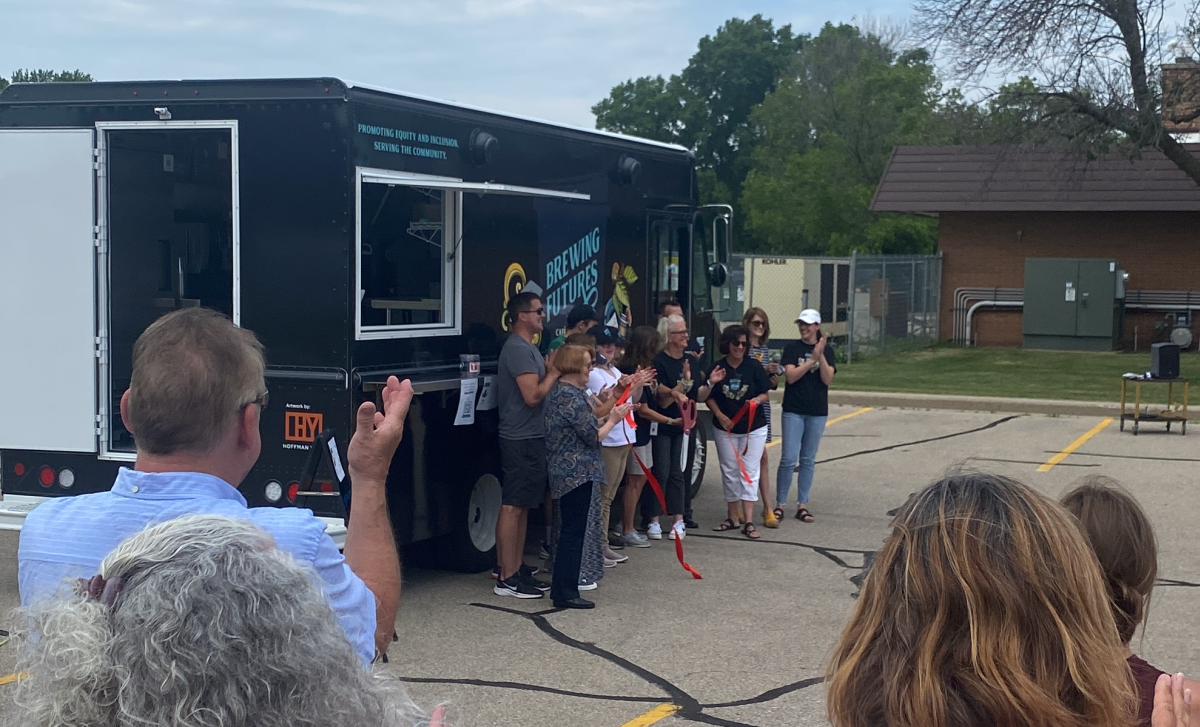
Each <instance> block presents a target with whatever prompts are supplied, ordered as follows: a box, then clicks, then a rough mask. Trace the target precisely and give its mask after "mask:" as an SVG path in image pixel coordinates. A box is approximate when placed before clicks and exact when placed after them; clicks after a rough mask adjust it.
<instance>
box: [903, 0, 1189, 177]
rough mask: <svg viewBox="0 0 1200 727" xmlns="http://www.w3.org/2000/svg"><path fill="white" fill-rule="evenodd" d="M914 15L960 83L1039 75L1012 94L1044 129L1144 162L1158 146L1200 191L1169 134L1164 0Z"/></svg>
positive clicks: (997, 0)
mask: <svg viewBox="0 0 1200 727" xmlns="http://www.w3.org/2000/svg"><path fill="white" fill-rule="evenodd" d="M914 7H915V9H916V11H917V28H918V31H919V32H920V33H921V35H922V36H923V38H924V40H925V41H926V42H929V43H933V44H935V45H936V46H937V47H938V49H939V52H941V53H942V54H943V55H944V58H945V59H946V60H947V61H948V62H949V64H950V68H951V69H952V72H953V73H954V75H955V76H956V78H958V79H960V80H964V81H978V82H982V81H983V80H986V79H988V78H995V77H1013V76H1016V75H1023V76H1034V77H1036V78H1037V79H1038V82H1037V84H1036V85H1035V84H1032V83H1030V84H1029V87H1027V88H1022V89H1015V90H1014V89H1010V90H1011V91H1013V93H1012V94H1010V97H1011V100H1012V101H1014V102H1019V104H1018V105H1025V106H1026V107H1027V108H1028V109H1030V111H1031V113H1032V114H1033V117H1032V118H1033V120H1034V121H1035V122H1036V123H1038V124H1048V125H1051V126H1055V125H1056V126H1057V128H1058V129H1059V131H1061V132H1062V133H1064V134H1065V136H1066V137H1067V138H1070V139H1072V140H1073V141H1074V142H1076V143H1078V144H1080V145H1081V146H1083V147H1085V148H1089V150H1091V149H1095V148H1096V147H1097V146H1099V147H1101V148H1103V147H1104V146H1105V145H1106V144H1108V143H1111V141H1112V140H1114V139H1120V140H1123V141H1127V142H1129V143H1130V144H1131V146H1132V147H1133V151H1134V153H1136V150H1137V149H1142V148H1149V147H1156V148H1158V149H1160V150H1161V151H1162V153H1163V154H1164V155H1165V156H1166V157H1167V158H1168V159H1170V160H1171V161H1172V162H1173V163H1174V164H1175V165H1176V166H1178V167H1179V168H1180V169H1181V170H1183V172H1184V173H1186V174H1187V175H1188V176H1189V177H1191V178H1192V180H1193V181H1195V182H1196V183H1197V184H1200V160H1198V159H1196V158H1195V157H1193V156H1192V155H1191V154H1190V153H1189V152H1188V151H1187V150H1186V149H1185V148H1184V147H1183V145H1182V144H1180V143H1179V142H1178V141H1177V140H1176V139H1175V138H1174V137H1173V136H1171V134H1169V133H1167V132H1166V131H1165V129H1164V127H1163V118H1162V109H1163V108H1167V109H1169V110H1170V109H1174V108H1175V107H1176V106H1177V105H1178V103H1177V102H1178V101H1179V100H1180V99H1179V98H1172V97H1171V96H1170V95H1168V97H1167V98H1165V99H1164V97H1163V94H1162V85H1161V78H1160V73H1159V68H1160V66H1161V64H1162V61H1163V60H1164V59H1165V52H1166V46H1165V44H1164V43H1163V33H1162V31H1161V24H1162V16H1163V7H1164V0H917V2H916V4H915V6H914ZM1192 17H1195V14H1194V13H1193V14H1192ZM1169 113H1170V112H1169ZM1191 114H1192V115H1191V119H1194V118H1197V117H1198V116H1200V110H1194V111H1192V112H1191ZM1175 120H1177V121H1187V120H1190V119H1188V118H1182V117H1180V118H1176V119H1175Z"/></svg>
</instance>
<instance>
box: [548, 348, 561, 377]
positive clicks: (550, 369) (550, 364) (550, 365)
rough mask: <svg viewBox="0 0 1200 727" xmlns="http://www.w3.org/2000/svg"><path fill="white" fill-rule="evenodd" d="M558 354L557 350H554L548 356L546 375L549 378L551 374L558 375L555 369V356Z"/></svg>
mask: <svg viewBox="0 0 1200 727" xmlns="http://www.w3.org/2000/svg"><path fill="white" fill-rule="evenodd" d="M556 353H558V349H557V348H556V349H554V350H553V351H551V352H550V353H548V354H546V375H547V376H549V375H550V374H553V373H558V369H556V368H554V354H556Z"/></svg>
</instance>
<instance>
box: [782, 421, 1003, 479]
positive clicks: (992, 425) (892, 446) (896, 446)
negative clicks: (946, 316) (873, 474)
mask: <svg viewBox="0 0 1200 727" xmlns="http://www.w3.org/2000/svg"><path fill="white" fill-rule="evenodd" d="M1020 418H1021V415H1020V414H1014V415H1013V416H1007V417H1004V418H1002V419H997V420H996V421H994V422H991V423H990V424H984V425H983V426H982V427H975V428H974V429H964V430H963V431H961V432H952V433H950V434H943V435H941V436H940V437H929V438H928V439H914V440H913V441H911V442H901V443H900V444H889V445H888V446H886V447H877V448H875V449H863V450H860V451H858V452H851V453H850V454H843V455H839V456H837V457H830V458H828V459H819V460H817V462H816V464H825V463H827V462H837V461H838V460H843V459H850V458H851V457H861V456H862V455H864V454H876V453H878V452H887V451H889V450H893V449H899V448H901V447H915V446H917V445H918V444H929V443H930V442H940V441H942V440H944V439H953V438H954V437H962V436H965V435H967V434H974V433H976V432H983V431H986V430H988V429H993V428H995V427H998V426H1000V425H1001V424H1004V423H1005V422H1011V421H1012V420H1013V419H1020ZM798 470H799V465H797V471H798Z"/></svg>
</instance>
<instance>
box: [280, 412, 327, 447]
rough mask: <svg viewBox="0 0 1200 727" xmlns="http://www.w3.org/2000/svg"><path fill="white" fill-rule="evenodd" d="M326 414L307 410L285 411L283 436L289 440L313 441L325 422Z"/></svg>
mask: <svg viewBox="0 0 1200 727" xmlns="http://www.w3.org/2000/svg"><path fill="white" fill-rule="evenodd" d="M324 419H325V417H324V415H322V414H310V413H308V412H306V411H289V412H285V416H284V420H283V438H284V440H285V441H288V442H311V441H313V440H314V439H316V438H317V434H318V433H320V431H321V425H322V424H323V423H324Z"/></svg>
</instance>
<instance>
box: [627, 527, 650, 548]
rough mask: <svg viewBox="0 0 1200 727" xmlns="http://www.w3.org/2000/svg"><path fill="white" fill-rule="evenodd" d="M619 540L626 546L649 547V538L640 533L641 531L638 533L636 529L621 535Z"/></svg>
mask: <svg viewBox="0 0 1200 727" xmlns="http://www.w3.org/2000/svg"><path fill="white" fill-rule="evenodd" d="M621 540H622V541H623V542H624V543H625V545H626V546H628V547H631V548H649V547H650V539H649V538H647V537H646V536H645V535H642V534H641V533H639V532H638V531H636V530H635V531H633V532H632V533H628V534H626V535H622V536H621Z"/></svg>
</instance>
